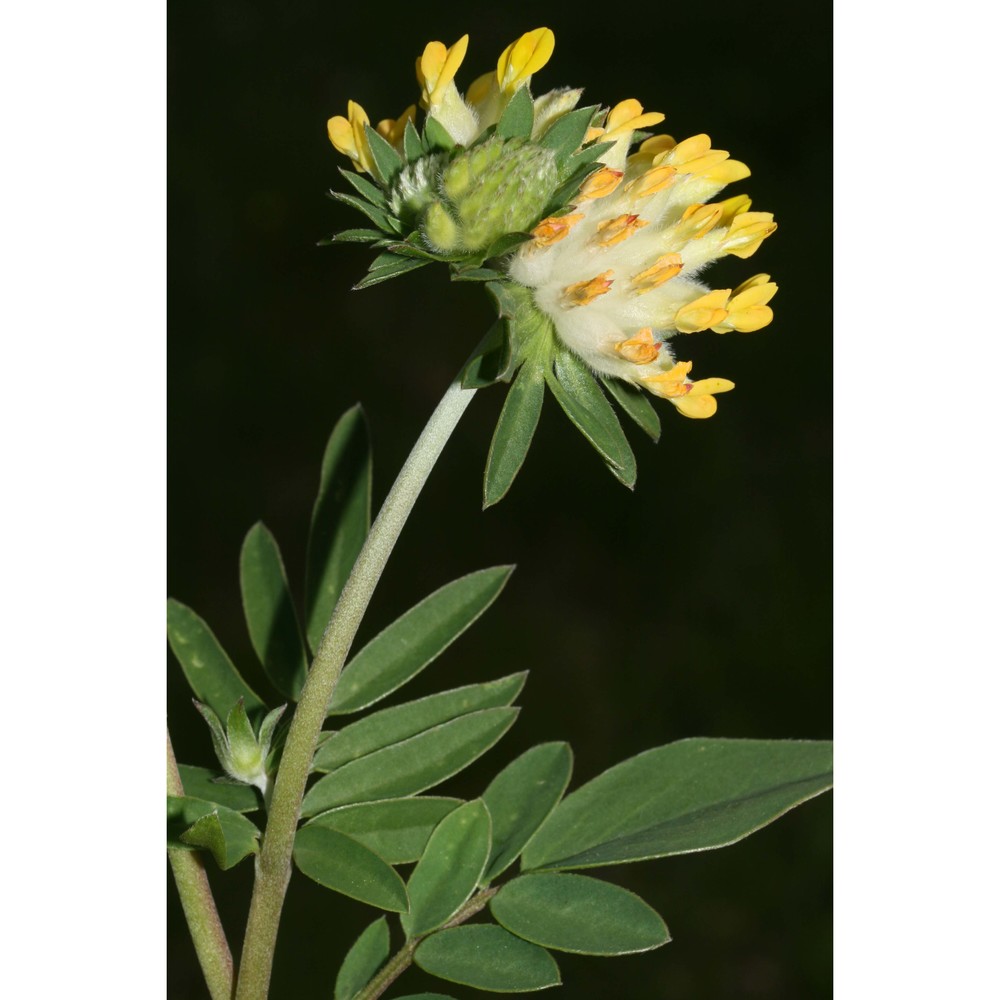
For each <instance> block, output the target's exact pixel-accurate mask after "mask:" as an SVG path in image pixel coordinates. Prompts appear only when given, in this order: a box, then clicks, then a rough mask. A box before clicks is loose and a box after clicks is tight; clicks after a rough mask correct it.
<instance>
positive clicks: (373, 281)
mask: <svg viewBox="0 0 1000 1000" xmlns="http://www.w3.org/2000/svg"><path fill="white" fill-rule="evenodd" d="M430 263H431V262H430V261H429V260H425V259H424V258H417V257H400V256H399V254H395V253H392V252H391V251H387V252H385V253H380V254H379V255H378V256H377V257H376V258H375V260H373V261H372V263H371V265H370V266H369V268H368V273H367V274H366V275H365V276H364V277H363V278H362V279H361V280H360V281H359V282H358V283H357V284H356V285H354V286H353V290H354V291H356V292H358V291H361V289H363V288H371V286H372V285H378V284H381V282H383V281H389V280H390V279H391V278H398V277H400V276H401V275H404V274H406V273H407V272H409V271H415V270H417V268H418V267H426V266H427V265H428V264H430Z"/></svg>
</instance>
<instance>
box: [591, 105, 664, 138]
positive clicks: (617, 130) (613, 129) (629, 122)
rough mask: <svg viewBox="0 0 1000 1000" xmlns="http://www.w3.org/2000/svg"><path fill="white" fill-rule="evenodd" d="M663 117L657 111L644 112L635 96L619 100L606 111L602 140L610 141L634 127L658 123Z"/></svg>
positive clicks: (633, 129) (638, 127)
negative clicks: (606, 116)
mask: <svg viewBox="0 0 1000 1000" xmlns="http://www.w3.org/2000/svg"><path fill="white" fill-rule="evenodd" d="M665 117H666V116H665V115H662V114H660V112H659V111H647V112H646V113H645V114H644V113H643V110H642V105H641V104H640V103H639V102H638V101H637V100H635V98H629V99H628V100H627V101H621V102H620V103H618V104H616V105H615V106H614V107H613V108H612V109H611V110H610V111H609V112H608V119H607V121H606V122H605V123H604V127H605V129H606V130H607V131H605V133H604V135H603V136H602V137H601V138H602V141H603V142H610V141H611V140H613V139H620V138H621V137H622V136H624V135H626V134H627V133H629V132H634V131H635V130H636V129H640V128H646V127H648V126H649V125H659V124H660V122H662V121H663V119H664V118H665Z"/></svg>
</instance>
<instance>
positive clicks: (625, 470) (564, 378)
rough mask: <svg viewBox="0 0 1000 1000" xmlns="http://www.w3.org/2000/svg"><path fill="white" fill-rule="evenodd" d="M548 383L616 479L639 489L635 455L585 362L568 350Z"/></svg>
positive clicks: (558, 357)
mask: <svg viewBox="0 0 1000 1000" xmlns="http://www.w3.org/2000/svg"><path fill="white" fill-rule="evenodd" d="M547 381H548V384H549V388H550V389H551V390H552V395H553V396H555V397H556V401H557V402H558V403H559V405H560V406H561V407H562V408H563V411H564V412H565V414H566V416H567V417H569V419H570V421H571V422H572V423H573V424H574V425H575V426H576V428H577V430H579V431H580V433H581V434H583V436H584V437H585V438H586V439H587V440H588V441H589V442H590V443H591V444H592V445H593V446H594V448H595V449H596V451H597V453H598V454H599V455H600V456H601V458H603V459H604V463H605V465H607V467H608V468H609V469H610V470H611V472H612V474H613V475H614V476H615V478H616V479H617V480H618V481H619V482H621V483H623V484H624V485H625V486H627V487H628V488H629V489H632V488H633V487H634V486H635V477H636V467H635V455H633V454H632V449H631V447H630V446H629V443H628V439H627V438H626V437H625V432H624V431H623V430H622V425H621V424H620V423H619V421H618V417H617V416H615V411H614V410H613V409H612V408H611V404H610V403H609V402H608V400H607V397H606V396H605V395H604V393H603V392H601V388H600V386H599V385H598V384H597V382H596V381H595V380H594V376H593V375H591V374H590V372H589V371H588V370H587V368H586V367H585V366H584V364H583V362H582V361H579V360H578V359H577V358H576V356H575V355H572V354H570V353H569V352H568V351H561V352H560V353H559V354H557V355H556V360H555V374H554V376H548V377H547Z"/></svg>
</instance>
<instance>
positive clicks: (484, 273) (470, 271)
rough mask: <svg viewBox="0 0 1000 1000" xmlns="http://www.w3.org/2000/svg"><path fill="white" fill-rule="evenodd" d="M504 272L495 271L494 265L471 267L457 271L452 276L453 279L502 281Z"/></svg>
mask: <svg viewBox="0 0 1000 1000" xmlns="http://www.w3.org/2000/svg"><path fill="white" fill-rule="evenodd" d="M503 277H504V275H503V272H502V271H495V270H494V269H493V268H492V267H470V268H467V269H466V270H464V271H455V272H454V274H452V276H451V280H452V281H502V280H503Z"/></svg>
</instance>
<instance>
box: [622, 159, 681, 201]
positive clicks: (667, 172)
mask: <svg viewBox="0 0 1000 1000" xmlns="http://www.w3.org/2000/svg"><path fill="white" fill-rule="evenodd" d="M676 176H677V168H676V167H672V166H670V164H669V163H664V164H662V165H661V166H659V167H652V168H650V169H649V170H647V171H646V172H645V173H644V174H642V175H641V176H639V177H637V178H636V179H635V180H634V181H629V183H628V185H627V186H626V188H625V190H626V191H627V192H628V193H629V194H630V195H632V197H633V198H648V197H649V196H650V195H654V194H659V192H660V191H663V190H664V189H666V188H668V187H670V185H671V184H673V182H674V178H675V177H676Z"/></svg>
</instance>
